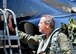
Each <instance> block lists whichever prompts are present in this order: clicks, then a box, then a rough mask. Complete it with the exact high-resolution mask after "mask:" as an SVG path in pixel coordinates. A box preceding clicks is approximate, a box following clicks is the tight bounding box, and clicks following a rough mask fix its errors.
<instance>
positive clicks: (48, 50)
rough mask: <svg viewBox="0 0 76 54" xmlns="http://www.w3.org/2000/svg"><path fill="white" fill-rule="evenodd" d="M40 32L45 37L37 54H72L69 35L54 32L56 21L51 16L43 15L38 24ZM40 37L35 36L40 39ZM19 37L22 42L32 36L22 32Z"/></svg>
mask: <svg viewBox="0 0 76 54" xmlns="http://www.w3.org/2000/svg"><path fill="white" fill-rule="evenodd" d="M38 26H39V32H41V33H42V34H43V35H42V36H41V39H39V40H38V41H39V46H38V49H37V54H72V51H71V44H70V41H69V38H67V35H66V34H64V33H62V32H60V29H56V30H54V27H55V21H54V18H53V17H52V16H50V15H47V14H46V15H42V17H41V19H40V22H39V24H38ZM39 36H40V35H36V36H33V38H34V37H36V38H37V37H39ZM19 37H20V39H21V40H27V41H28V39H29V38H30V37H31V35H29V34H26V33H23V32H20V31H19Z"/></svg>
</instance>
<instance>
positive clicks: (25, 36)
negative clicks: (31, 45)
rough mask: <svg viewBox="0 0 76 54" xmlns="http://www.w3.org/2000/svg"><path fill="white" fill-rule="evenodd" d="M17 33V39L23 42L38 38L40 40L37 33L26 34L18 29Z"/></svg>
mask: <svg viewBox="0 0 76 54" xmlns="http://www.w3.org/2000/svg"><path fill="white" fill-rule="evenodd" d="M18 33H19V39H20V40H21V41H22V42H23V43H27V42H28V41H30V40H31V41H34V42H35V41H38V40H40V37H39V35H34V36H32V35H30V34H26V33H24V32H22V31H19V30H18Z"/></svg>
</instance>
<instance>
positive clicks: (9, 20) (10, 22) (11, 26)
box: [7, 17, 15, 32]
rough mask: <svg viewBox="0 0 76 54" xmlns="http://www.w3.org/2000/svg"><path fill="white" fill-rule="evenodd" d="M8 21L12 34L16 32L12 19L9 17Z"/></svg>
mask: <svg viewBox="0 0 76 54" xmlns="http://www.w3.org/2000/svg"><path fill="white" fill-rule="evenodd" d="M7 21H8V28H9V30H10V31H11V32H14V31H15V30H14V28H13V25H12V21H11V18H10V17H8V19H7Z"/></svg>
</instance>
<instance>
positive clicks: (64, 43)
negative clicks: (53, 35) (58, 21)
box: [58, 33, 72, 54]
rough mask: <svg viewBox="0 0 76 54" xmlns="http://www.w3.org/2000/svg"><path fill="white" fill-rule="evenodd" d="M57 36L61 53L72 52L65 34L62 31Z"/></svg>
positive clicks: (69, 53) (68, 53) (70, 53)
mask: <svg viewBox="0 0 76 54" xmlns="http://www.w3.org/2000/svg"><path fill="white" fill-rule="evenodd" d="M58 37H59V38H58V40H59V44H60V49H61V51H62V54H72V51H71V45H70V40H69V39H68V38H67V36H66V35H65V34H64V33H59V36H58Z"/></svg>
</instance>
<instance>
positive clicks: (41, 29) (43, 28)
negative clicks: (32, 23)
mask: <svg viewBox="0 0 76 54" xmlns="http://www.w3.org/2000/svg"><path fill="white" fill-rule="evenodd" d="M44 20H45V17H41V19H40V22H39V24H38V26H39V32H41V33H44V32H45V31H46V24H45V23H44Z"/></svg>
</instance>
